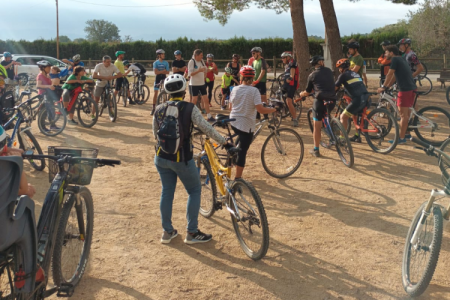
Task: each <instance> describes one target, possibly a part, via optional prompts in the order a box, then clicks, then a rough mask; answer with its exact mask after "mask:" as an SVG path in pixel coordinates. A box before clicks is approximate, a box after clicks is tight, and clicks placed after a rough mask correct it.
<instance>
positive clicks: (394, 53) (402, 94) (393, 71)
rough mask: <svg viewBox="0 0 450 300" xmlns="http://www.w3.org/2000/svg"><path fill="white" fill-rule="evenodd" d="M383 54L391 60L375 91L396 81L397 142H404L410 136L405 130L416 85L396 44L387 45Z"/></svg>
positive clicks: (387, 87)
mask: <svg viewBox="0 0 450 300" xmlns="http://www.w3.org/2000/svg"><path fill="white" fill-rule="evenodd" d="M385 54H386V58H387V59H389V60H390V61H391V67H390V69H389V72H388V74H387V75H386V81H385V82H384V84H383V85H382V86H381V87H380V88H378V90H377V92H378V93H382V92H384V91H386V90H387V89H389V88H390V87H391V86H392V85H393V84H394V83H395V82H397V87H398V91H399V92H398V94H397V106H398V110H399V112H400V136H399V141H398V144H404V143H406V138H411V135H408V136H406V131H407V130H408V122H409V114H410V107H412V106H413V105H414V99H415V91H416V89H417V86H416V83H415V82H414V78H413V74H412V73H411V68H410V64H409V63H408V62H407V61H406V60H405V59H404V58H403V57H401V56H400V52H399V49H398V48H397V46H395V45H389V46H387V47H386V51H385ZM389 142H390V143H393V142H394V141H393V140H391V141H389Z"/></svg>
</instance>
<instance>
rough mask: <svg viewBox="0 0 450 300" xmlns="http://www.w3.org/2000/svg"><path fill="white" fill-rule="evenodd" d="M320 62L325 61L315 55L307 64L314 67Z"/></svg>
mask: <svg viewBox="0 0 450 300" xmlns="http://www.w3.org/2000/svg"><path fill="white" fill-rule="evenodd" d="M321 60H325V59H324V58H323V56H322V55H315V56H313V57H311V59H310V60H309V63H310V64H311V65H312V66H315V65H317V64H318V63H319V61H321Z"/></svg>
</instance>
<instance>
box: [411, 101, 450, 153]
mask: <svg viewBox="0 0 450 300" xmlns="http://www.w3.org/2000/svg"><path fill="white" fill-rule="evenodd" d="M417 114H418V115H419V116H421V117H424V118H426V119H422V118H421V117H418V116H415V117H414V120H413V126H417V128H414V132H415V133H416V135H417V137H418V138H419V139H420V140H422V141H424V142H425V143H428V144H431V145H433V146H440V145H442V143H443V142H444V141H445V140H446V139H448V138H449V137H450V114H449V113H448V112H447V111H446V110H445V109H443V108H440V107H437V106H427V107H424V108H422V109H421V110H419V111H418V112H417ZM424 125H425V126H424ZM420 126H424V127H422V128H419V127H420ZM430 127H431V128H430Z"/></svg>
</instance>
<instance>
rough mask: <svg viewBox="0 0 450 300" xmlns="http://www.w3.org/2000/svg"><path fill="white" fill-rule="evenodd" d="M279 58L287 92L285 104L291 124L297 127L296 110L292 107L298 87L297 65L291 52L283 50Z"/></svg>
mask: <svg viewBox="0 0 450 300" xmlns="http://www.w3.org/2000/svg"><path fill="white" fill-rule="evenodd" d="M281 60H282V61H283V64H284V84H283V88H284V90H285V91H286V92H287V99H286V100H287V105H288V108H289V112H290V113H291V117H292V126H294V127H298V120H297V112H296V111H295V107H294V101H293V99H294V94H295V91H296V90H297V89H298V76H299V71H298V66H297V62H296V61H295V60H294V57H293V56H292V53H291V52H289V51H285V52H283V53H282V54H281Z"/></svg>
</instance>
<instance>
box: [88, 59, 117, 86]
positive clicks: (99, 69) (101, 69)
mask: <svg viewBox="0 0 450 300" xmlns="http://www.w3.org/2000/svg"><path fill="white" fill-rule="evenodd" d="M97 73H98V75H100V76H112V75H113V73H116V74H118V73H120V71H119V69H118V68H117V67H116V66H115V65H114V64H111V65H110V66H109V67H105V65H104V64H103V63H100V64H98V65H96V66H95V69H94V74H97ZM106 83H107V81H106V80H104V79H102V80H101V81H100V80H97V81H96V82H95V84H96V85H97V86H99V87H105V86H106Z"/></svg>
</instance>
